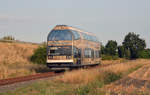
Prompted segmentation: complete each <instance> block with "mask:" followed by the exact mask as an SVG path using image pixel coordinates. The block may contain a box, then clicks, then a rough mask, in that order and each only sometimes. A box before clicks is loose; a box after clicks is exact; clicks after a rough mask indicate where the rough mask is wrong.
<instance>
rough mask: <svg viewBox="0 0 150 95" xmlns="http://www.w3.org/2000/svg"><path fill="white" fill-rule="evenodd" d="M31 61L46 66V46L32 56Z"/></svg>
mask: <svg viewBox="0 0 150 95" xmlns="http://www.w3.org/2000/svg"><path fill="white" fill-rule="evenodd" d="M31 61H32V62H33V63H36V64H46V46H45V45H43V46H40V47H39V48H38V49H36V50H35V51H34V54H33V55H32V56H31Z"/></svg>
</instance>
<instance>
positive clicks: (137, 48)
mask: <svg viewBox="0 0 150 95" xmlns="http://www.w3.org/2000/svg"><path fill="white" fill-rule="evenodd" d="M101 53H102V58H103V59H116V58H127V59H137V58H150V49H146V42H145V40H144V39H142V38H140V35H139V34H135V33H134V32H129V33H128V34H127V35H126V36H125V38H124V41H123V42H122V45H118V44H117V42H116V41H113V40H109V41H108V43H107V44H106V45H105V46H103V45H102V48H101Z"/></svg>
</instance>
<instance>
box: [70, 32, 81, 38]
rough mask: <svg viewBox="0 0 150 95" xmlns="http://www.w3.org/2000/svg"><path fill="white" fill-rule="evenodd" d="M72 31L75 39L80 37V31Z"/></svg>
mask: <svg viewBox="0 0 150 95" xmlns="http://www.w3.org/2000/svg"><path fill="white" fill-rule="evenodd" d="M71 31H72V33H73V35H74V39H75V40H78V39H80V35H79V33H78V32H77V31H74V30H71Z"/></svg>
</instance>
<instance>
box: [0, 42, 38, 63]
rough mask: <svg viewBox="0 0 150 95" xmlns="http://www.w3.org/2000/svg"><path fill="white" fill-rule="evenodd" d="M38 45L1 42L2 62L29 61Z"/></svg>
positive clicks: (0, 61) (0, 55)
mask: <svg viewBox="0 0 150 95" xmlns="http://www.w3.org/2000/svg"><path fill="white" fill-rule="evenodd" d="M37 47H38V45H32V44H21V43H3V42H0V64H13V63H29V58H30V56H31V55H32V54H33V51H34V50H35V49H36V48H37Z"/></svg>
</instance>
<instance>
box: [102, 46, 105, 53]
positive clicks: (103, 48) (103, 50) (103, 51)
mask: <svg viewBox="0 0 150 95" xmlns="http://www.w3.org/2000/svg"><path fill="white" fill-rule="evenodd" d="M101 54H105V47H104V46H103V45H101Z"/></svg>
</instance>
